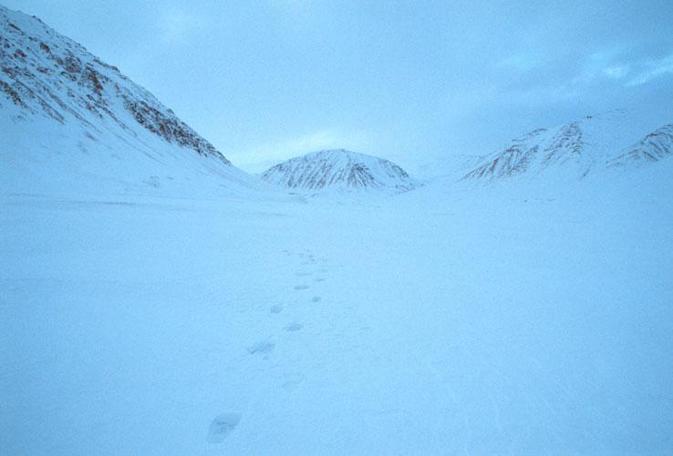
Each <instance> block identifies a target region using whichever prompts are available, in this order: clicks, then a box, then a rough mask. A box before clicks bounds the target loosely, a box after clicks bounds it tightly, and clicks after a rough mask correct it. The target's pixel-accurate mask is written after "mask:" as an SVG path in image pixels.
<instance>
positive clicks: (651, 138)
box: [608, 124, 673, 166]
mask: <svg viewBox="0 0 673 456" xmlns="http://www.w3.org/2000/svg"><path fill="white" fill-rule="evenodd" d="M671 155H673V124H669V125H665V126H663V127H661V128H659V129H657V130H655V131H653V132H652V133H650V134H648V135H647V136H645V137H644V138H643V139H642V140H640V141H639V142H638V143H637V144H635V145H633V146H631V147H629V148H628V149H627V150H626V151H625V152H623V153H622V154H620V155H619V156H617V157H615V158H613V159H611V160H609V161H608V166H630V165H641V164H644V163H647V162H656V161H659V160H663V159H665V158H669V157H670V156H671Z"/></svg>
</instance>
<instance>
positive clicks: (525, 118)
mask: <svg viewBox="0 0 673 456" xmlns="http://www.w3.org/2000/svg"><path fill="white" fill-rule="evenodd" d="M0 1H1V2H2V3H4V4H5V5H6V6H8V7H10V8H13V9H20V10H22V11H24V12H26V13H30V14H34V15H37V16H38V17H40V18H41V19H43V20H44V21H45V22H46V23H47V24H49V25H51V26H52V27H54V28H55V29H56V30H57V31H59V32H60V33H62V34H64V35H67V36H69V37H71V38H73V39H75V40H76V41H78V42H80V43H81V44H82V45H84V46H85V47H86V48H87V49H89V50H90V51H91V52H92V53H94V54H96V55H98V56H99V57H101V58H102V59H103V60H104V61H107V62H108V63H111V64H114V65H117V66H118V67H119V68H120V69H121V70H122V72H123V73H125V74H127V75H128V76H129V77H131V78H132V79H133V80H134V81H135V82H137V83H139V84H141V85H143V86H144V87H146V88H147V89H149V90H150V91H151V92H153V93H154V94H155V95H156V96H157V97H158V98H159V99H160V100H161V101H162V102H164V103H165V104H166V105H167V106H169V107H171V108H173V110H174V111H175V112H176V113H177V114H178V115H179V116H180V117H182V118H183V120H185V121H186V122H187V123H189V124H190V125H192V126H193V127H194V128H195V129H196V130H197V131H198V132H199V133H201V134H202V135H203V136H205V137H206V138H207V139H209V140H210V141H211V142H212V143H213V144H214V145H215V146H216V147H217V148H218V149H220V150H221V151H222V152H223V153H224V154H225V155H226V156H227V157H229V158H230V159H231V160H232V161H233V162H234V163H235V164H237V165H239V166H241V167H243V168H244V169H247V170H250V171H259V170H261V169H263V168H264V167H265V165H269V164H271V163H274V162H276V161H278V160H280V159H283V158H287V157H290V156H293V155H297V154H299V153H303V152H308V151H311V150H316V149H322V148H331V147H344V148H349V149H353V150H356V151H359V152H364V153H370V154H374V155H380V156H384V157H387V158H391V159H393V160H396V161H398V162H399V163H400V164H402V165H403V166H406V167H408V168H410V169H412V170H414V169H418V168H419V167H420V166H421V165H427V164H428V163H432V162H433V161H435V160H440V159H442V157H445V156H447V155H451V154H484V153H489V152H492V151H494V150H495V149H496V148H498V147H500V146H502V145H503V144H504V143H506V142H507V140H509V139H511V138H512V137H515V136H518V135H519V134H522V133H525V132H526V131H528V130H530V129H533V128H536V127H539V126H553V125H556V124H559V123H562V122H564V121H567V120H572V119H573V118H576V117H579V116H584V115H586V114H590V113H598V112H601V111H605V110H609V109H614V108H621V107H631V106H634V105H635V106H640V107H641V108H642V107H647V111H648V112H650V113H652V115H653V116H661V115H662V113H663V114H664V117H665V115H666V114H673V111H672V110H673V97H672V95H673V21H672V19H671V18H673V1H671V0H633V1H630V0H624V1H620V0H593V1H591V0H582V1H575V0H563V1H547V2H545V1H517V0H509V1H503V0H489V1H479V0H465V1H464V0H458V1H455V0H443V1H422V0H417V1H392V0H387V1H383V0H375V1H366V0H352V1H327V0H256V1H255V0H240V1H219V0H189V1H187V0H185V1H177V0H167V1H135V0H114V1H110V0H0ZM670 120H671V121H673V118H671V119H670Z"/></svg>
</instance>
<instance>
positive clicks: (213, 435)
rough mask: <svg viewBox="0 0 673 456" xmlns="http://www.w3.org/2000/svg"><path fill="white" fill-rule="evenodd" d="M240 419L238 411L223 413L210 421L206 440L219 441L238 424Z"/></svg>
mask: <svg viewBox="0 0 673 456" xmlns="http://www.w3.org/2000/svg"><path fill="white" fill-rule="evenodd" d="M240 421H241V414H240V413H233V412H229V413H223V414H221V415H218V416H216V417H215V418H214V419H213V421H211V422H210V427H209V428H208V442H210V443H220V442H222V441H223V440H224V439H225V438H226V437H227V436H228V435H229V434H231V432H232V431H233V430H234V429H235V428H236V426H238V423H239V422H240Z"/></svg>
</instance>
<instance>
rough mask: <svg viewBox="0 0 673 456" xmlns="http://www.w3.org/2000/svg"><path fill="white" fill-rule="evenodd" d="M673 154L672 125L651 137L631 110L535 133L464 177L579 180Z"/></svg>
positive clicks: (589, 117)
mask: <svg viewBox="0 0 673 456" xmlns="http://www.w3.org/2000/svg"><path fill="white" fill-rule="evenodd" d="M672 151H673V125H667V126H664V127H662V128H659V129H657V130H655V131H654V132H652V130H651V126H650V127H645V128H644V127H643V126H642V124H640V123H638V122H634V121H633V115H632V114H631V113H629V112H628V111H614V112H609V113H605V114H601V115H596V116H586V117H585V118H583V119H581V120H576V121H572V122H569V123H566V124H563V125H561V126H558V127H554V128H539V129H536V130H533V131H531V132H529V133H527V134H525V135H523V136H521V137H519V138H516V139H514V140H512V141H511V142H510V144H508V145H507V146H506V147H505V148H504V150H501V151H498V152H496V153H494V154H492V155H490V156H488V157H487V158H486V159H485V160H484V161H483V162H482V163H480V164H479V165H478V166H476V167H475V168H474V169H472V170H471V171H469V172H468V173H467V174H465V176H464V179H466V180H474V179H478V180H484V179H486V180H491V179H502V178H510V177H514V176H526V177H532V176H537V175H541V174H545V175H548V174H552V173H553V174H556V175H558V176H563V177H570V178H575V179H581V178H583V177H585V176H587V175H588V174H589V173H595V172H600V171H603V170H605V169H606V168H608V167H610V166H616V165H629V164H632V163H635V162H641V161H657V160H659V159H662V158H664V157H666V156H668V155H670V154H671V152H672Z"/></svg>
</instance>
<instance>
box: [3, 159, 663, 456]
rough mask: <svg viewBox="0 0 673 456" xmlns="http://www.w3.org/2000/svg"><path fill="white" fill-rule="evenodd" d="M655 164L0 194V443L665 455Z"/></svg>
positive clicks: (28, 448)
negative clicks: (335, 182)
mask: <svg viewBox="0 0 673 456" xmlns="http://www.w3.org/2000/svg"><path fill="white" fill-rule="evenodd" d="M670 172H671V165H670V164H669V163H661V165H660V166H653V167H649V168H644V169H639V170H630V171H624V172H619V173H614V174H609V175H601V176H598V177H596V178H592V177H591V176H589V177H588V178H586V179H585V180H583V181H581V182H579V183H576V184H574V185H572V186H568V187H555V188H549V187H547V186H544V185H541V184H539V183H538V186H537V187H535V186H534V185H533V184H530V183H526V184H521V183H517V182H511V183H509V182H508V183H502V184H500V185H490V186H481V185H472V186H468V185H460V184H455V183H451V180H448V179H447V180H446V181H435V182H431V183H429V184H427V185H426V186H424V187H422V188H420V189H417V190H414V191H412V192H408V193H405V194H401V195H397V196H394V197H387V198H377V199H369V198H363V199H362V200H360V201H357V200H354V201H349V202H346V203H342V204H335V203H334V202H333V201H331V200H330V199H312V200H310V201H308V202H305V201H299V200H297V199H295V200H291V199H285V200H283V199H282V198H276V199H275V200H271V199H269V200H263V199H258V200H255V201H246V200H245V199H241V198H236V199H234V198H233V197H227V196H222V197H218V198H215V197H213V198H211V199H208V198H207V197H199V198H195V199H189V198H186V197H183V198H177V197H160V196H157V195H154V194H152V195H153V196H150V194H149V193H148V194H147V195H146V196H143V195H142V194H141V193H138V194H135V195H131V194H127V195H123V196H119V195H117V196H115V195H109V196H107V197H105V196H96V197H83V196H79V197H57V196H53V195H52V196H37V195H33V196H30V195H9V194H5V195H4V196H2V201H1V204H2V208H3V209H2V211H0V233H1V235H0V258H2V261H1V262H0V289H1V290H2V292H1V293H0V360H1V362H0V366H2V367H1V368H0V391H2V402H1V403H0V453H2V454H3V455H4V454H6V455H50V456H56V455H69V456H72V455H87V456H88V455H161V456H167V455H181V456H182V455H199V454H204V455H220V454H236V455H250V454H260V455H266V454H419V455H426V454H531V455H532V454H534V455H539V454H670V452H671V451H673V432H671V429H673V382H672V381H671V379H672V378H673V337H671V334H673V286H671V283H672V279H673V274H672V272H671V271H673V255H672V253H671V252H673V200H671V198H670V195H671V194H672V191H673V183H671V179H670V178H669V176H670Z"/></svg>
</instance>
